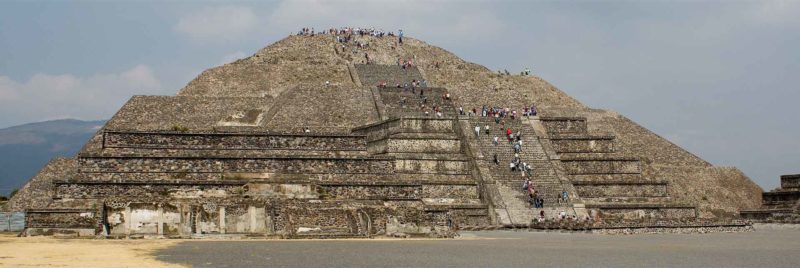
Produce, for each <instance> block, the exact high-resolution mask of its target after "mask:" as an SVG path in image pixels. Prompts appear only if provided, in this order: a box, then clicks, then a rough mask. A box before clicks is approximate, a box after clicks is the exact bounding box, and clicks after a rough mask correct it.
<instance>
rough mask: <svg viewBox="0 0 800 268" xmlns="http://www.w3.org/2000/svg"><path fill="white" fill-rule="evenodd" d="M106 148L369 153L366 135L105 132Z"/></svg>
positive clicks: (104, 144) (104, 142) (104, 145)
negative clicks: (345, 151)
mask: <svg viewBox="0 0 800 268" xmlns="http://www.w3.org/2000/svg"><path fill="white" fill-rule="evenodd" d="M103 147H105V148H159V149H164V148H168V149H216V150H266V149H281V150H319V151H343V150H366V141H365V140H364V137H363V136H345V135H329V136H311V135H267V134H233V133H225V134H223V133H213V134H211V133H209V134H183V133H145V132H138V133H137V132H104V133H103Z"/></svg>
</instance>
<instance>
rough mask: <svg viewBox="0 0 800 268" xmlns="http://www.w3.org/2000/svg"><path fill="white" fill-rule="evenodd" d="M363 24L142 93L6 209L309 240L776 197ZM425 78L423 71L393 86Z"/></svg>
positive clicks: (607, 118)
mask: <svg viewBox="0 0 800 268" xmlns="http://www.w3.org/2000/svg"><path fill="white" fill-rule="evenodd" d="M354 39H355V40H359V41H361V42H362V43H369V44H370V45H369V46H366V47H364V46H356V45H353V44H352V43H339V42H336V40H335V37H333V36H331V35H317V36H290V37H288V38H286V39H284V40H281V41H279V42H277V43H275V44H273V45H270V46H268V47H266V48H264V49H262V50H260V51H258V52H257V53H256V54H254V55H253V56H251V57H248V58H245V59H242V60H239V61H236V62H234V63H230V64H226V65H223V66H220V67H216V68H212V69H209V70H207V71H205V72H203V73H202V74H201V75H199V76H198V77H197V78H196V79H194V80H193V81H191V82H190V83H189V84H188V85H187V86H186V87H185V88H183V89H181V90H180V91H179V92H178V94H177V96H134V97H133V98H131V99H130V100H129V101H128V102H127V103H126V104H125V105H124V106H123V107H122V108H121V109H120V110H119V112H117V113H116V114H115V115H114V117H113V118H111V120H109V121H108V122H107V123H106V125H105V126H104V127H103V128H102V129H101V130H99V131H98V132H97V134H96V135H95V136H94V137H93V138H92V139H91V140H90V141H89V142H88V143H87V144H86V145H85V147H84V148H83V149H82V150H81V151H80V152H79V153H78V155H77V156H76V157H74V158H70V159H57V160H53V161H51V162H50V163H49V164H48V165H47V166H45V167H44V168H43V169H42V171H41V172H40V173H39V174H37V175H36V176H35V177H34V178H33V179H32V180H31V181H30V182H29V183H28V184H27V185H26V186H25V187H24V188H23V189H22V190H21V191H20V193H19V194H18V195H17V196H15V197H14V199H13V200H11V201H10V204H9V207H10V209H11V210H13V211H25V212H26V213H27V214H26V233H27V234H29V235H36V234H51V233H71V234H77V235H107V236H166V237H198V236H207V235H223V234H224V235H248V236H265V237H286V238H303V237H370V236H382V235H387V236H403V237H406V236H415V235H420V236H449V235H452V231H453V230H454V228H453V227H456V226H458V227H462V228H466V227H481V226H520V225H525V226H528V225H530V224H531V223H532V222H534V219H535V218H536V217H537V215H540V213H541V212H542V211H544V212H545V215H546V222H552V220H553V219H554V218H556V217H560V214H564V215H566V216H567V217H568V218H577V219H580V220H584V219H586V218H590V219H591V220H592V224H591V226H593V228H602V226H604V224H608V226H613V227H614V228H628V227H631V226H634V227H636V228H638V227H648V226H650V227H653V228H662V227H664V226H677V227H680V226H692V227H698V226H701V227H702V226H704V225H703V224H702V223H701V222H708V221H715V222H722V221H726V220H731V219H735V218H737V217H738V215H737V212H738V211H739V210H741V209H750V208H755V207H757V206H758V204H759V203H760V201H761V200H760V192H761V189H760V188H759V187H758V186H756V185H755V184H754V183H752V182H751V181H750V180H749V179H748V178H747V177H745V176H744V175H743V174H742V173H741V172H739V171H738V170H736V169H735V168H721V167H714V166H712V165H711V164H709V163H707V162H705V161H703V160H702V159H700V158H698V157H696V156H694V155H692V154H690V153H688V152H686V151H684V150H682V149H681V148H679V147H678V146H676V145H674V144H672V143H670V142H669V141H667V140H665V139H663V138H661V137H659V136H657V135H656V134H654V133H652V132H650V131H648V130H646V129H644V128H643V127H641V126H639V125H636V124H635V123H633V122H631V121H630V120H628V119H626V118H625V117H622V116H620V115H618V114H616V113H614V112H611V111H604V110H596V109H589V108H588V107H585V106H584V105H583V104H581V103H579V102H578V101H576V100H574V99H572V98H571V97H569V96H567V95H566V94H564V93H563V92H561V91H559V90H558V89H556V88H554V87H553V86H551V85H549V84H548V83H546V82H544V81H543V80H542V79H540V78H537V77H533V76H508V75H498V74H495V73H493V72H491V71H489V70H488V69H486V68H484V67H481V66H478V65H476V64H472V63H468V62H465V61H463V60H461V59H459V58H457V57H456V56H454V55H452V54H450V53H448V52H446V51H444V50H442V49H440V48H437V47H434V46H430V45H428V44H425V43H423V42H421V41H419V40H415V39H412V38H406V39H405V40H404V44H403V45H401V46H398V45H397V44H396V43H395V40H394V39H392V38H390V37H384V38H377V37H371V36H354ZM364 53H368V54H369V57H370V61H371V64H361V63H362V61H363V56H362V55H363V54H364ZM398 59H413V60H414V61H413V62H414V65H413V66H410V67H407V68H402V67H400V66H398V65H397V64H396V63H397V61H398ZM414 80H416V81H424V83H423V86H419V87H416V88H413V89H412V88H410V87H405V88H404V87H402V86H401V87H400V88H398V87H397V86H396V85H405V84H410V83H411V82H412V81H414ZM381 81H384V82H386V84H387V87H386V88H379V87H377V85H378V83H380V82H381ZM532 104H535V105H536V106H537V107H538V110H539V115H537V116H530V117H527V116H526V117H522V116H520V117H517V118H515V119H508V118H507V119H503V120H502V124H501V123H500V122H496V121H495V120H494V119H493V118H488V117H480V116H475V115H467V114H466V113H465V114H461V113H459V112H458V110H457V109H458V108H459V107H463V109H464V110H467V111H470V110H472V109H473V108H476V109H478V110H481V107H483V106H488V107H491V106H497V107H511V108H512V109H515V110H518V111H520V113H521V111H522V107H529V106H530V105H532ZM434 108H435V110H434ZM475 126H478V127H480V128H481V131H480V133H479V134H478V135H476V134H475V133H474V131H473V129H474V127H475ZM485 126H488V127H489V129H488V130H484V127H485ZM501 127H502V128H511V129H513V131H514V133H516V134H517V135H522V137H523V138H522V140H523V141H524V146H522V150H521V151H520V152H519V157H520V159H521V161H523V162H525V163H527V164H529V165H530V167H531V170H532V174H531V177H530V178H531V180H532V182H533V185H534V186H535V188H536V189H537V191H538V194H539V196H540V197H542V199H543V200H544V207H543V208H541V209H533V208H531V206H530V205H529V204H528V199H527V195H526V194H525V193H524V192H523V191H522V189H521V187H522V181H523V177H522V176H521V173H520V172H516V171H514V172H512V171H511V170H510V169H509V168H508V163H509V162H510V161H511V159H512V158H513V157H514V152H513V151H512V149H511V147H510V145H508V144H507V142H506V141H504V140H503V139H505V136H504V134H503V129H501ZM493 136H500V137H501V141H500V144H497V145H496V144H494V143H493V142H492V137H493ZM495 157H496V158H497V159H498V162H499V164H495V163H494V158H495ZM565 192H566V193H567V194H568V196H569V198H566V199H565V198H563V195H562V194H563V193H565ZM548 226H549V225H548ZM553 226H562V225H553Z"/></svg>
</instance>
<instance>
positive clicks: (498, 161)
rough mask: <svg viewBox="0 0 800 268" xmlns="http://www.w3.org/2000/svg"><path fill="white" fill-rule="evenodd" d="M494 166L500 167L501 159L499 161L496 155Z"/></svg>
mask: <svg viewBox="0 0 800 268" xmlns="http://www.w3.org/2000/svg"><path fill="white" fill-rule="evenodd" d="M494 164H495V165H500V159H497V154H494Z"/></svg>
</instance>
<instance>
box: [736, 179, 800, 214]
mask: <svg viewBox="0 0 800 268" xmlns="http://www.w3.org/2000/svg"><path fill="white" fill-rule="evenodd" d="M762 200H763V204H762V206H761V207H760V208H757V209H747V210H742V211H741V215H742V217H744V218H745V219H748V220H751V221H754V222H761V223H793V224H797V223H800V174H793V175H783V176H781V186H780V187H779V188H778V189H775V190H772V191H769V192H764V193H763V195H762Z"/></svg>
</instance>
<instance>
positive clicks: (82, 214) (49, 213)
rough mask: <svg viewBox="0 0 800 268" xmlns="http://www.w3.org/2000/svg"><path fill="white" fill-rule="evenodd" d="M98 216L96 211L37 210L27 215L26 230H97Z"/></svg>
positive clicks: (27, 212) (29, 211)
mask: <svg viewBox="0 0 800 268" xmlns="http://www.w3.org/2000/svg"><path fill="white" fill-rule="evenodd" d="M98 216H99V215H97V213H96V212H95V211H90V210H71V209H62V210H57V209H41V210H39V209H37V210H28V211H26V214H25V227H26V228H59V229H95V228H97V227H98V226H97V223H98Z"/></svg>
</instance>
